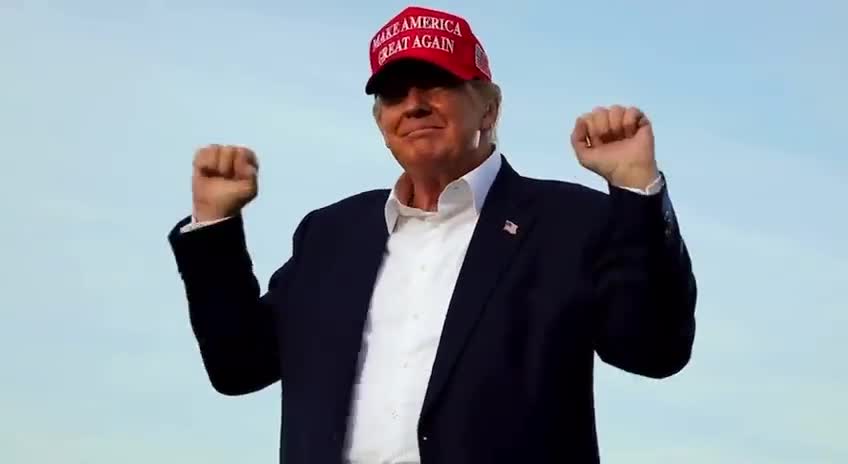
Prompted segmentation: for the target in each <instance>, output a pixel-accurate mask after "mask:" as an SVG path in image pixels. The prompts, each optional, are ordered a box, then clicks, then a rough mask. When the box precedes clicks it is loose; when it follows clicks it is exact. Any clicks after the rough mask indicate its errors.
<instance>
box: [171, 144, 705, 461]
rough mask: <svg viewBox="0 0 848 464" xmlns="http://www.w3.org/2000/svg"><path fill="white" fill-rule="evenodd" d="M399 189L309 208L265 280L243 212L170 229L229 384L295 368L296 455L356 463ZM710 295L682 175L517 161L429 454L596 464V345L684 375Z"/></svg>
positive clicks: (424, 444)
mask: <svg viewBox="0 0 848 464" xmlns="http://www.w3.org/2000/svg"><path fill="white" fill-rule="evenodd" d="M504 161H505V160H504ZM388 193H389V192H388V190H375V191H369V192H365V193H361V194H358V195H355V196H352V197H349V198H346V199H344V200H341V201H339V202H337V203H334V204H332V205H329V206H326V207H323V208H320V209H317V210H314V211H312V212H310V213H309V214H307V215H306V216H305V217H304V219H303V220H302V222H300V224H299V225H298V227H297V229H296V231H295V233H294V239H293V252H292V256H291V257H290V259H289V260H288V261H287V262H286V263H285V264H284V265H283V266H282V267H280V268H279V269H278V270H277V271H276V272H275V273H274V274H273V276H272V277H271V279H270V283H269V287H268V291H267V293H265V294H261V292H260V286H259V283H258V282H257V280H256V278H255V277H254V273H253V270H252V266H251V259H250V257H249V254H248V251H247V249H246V246H245V236H244V231H243V223H242V220H241V218H240V217H235V218H232V219H230V220H227V221H224V222H222V223H219V224H216V225H214V226H209V227H206V228H203V229H200V230H196V231H193V232H191V233H186V234H180V233H179V227H180V226H182V225H183V224H185V223H186V221H188V218H186V219H184V220H183V221H180V222H179V223H178V224H177V226H176V227H175V228H174V229H173V230H172V231H171V234H170V235H169V240H170V244H171V247H172V249H173V252H174V254H175V257H176V261H177V265H178V269H179V271H180V273H181V276H182V279H183V282H184V285H185V291H186V295H187V299H188V306H189V313H190V320H191V324H192V327H193V331H194V334H195V336H196V338H197V341H198V344H199V349H200V354H201V356H202V359H203V362H204V365H205V368H206V371H207V373H208V375H209V379H210V380H211V383H212V385H213V386H214V388H215V389H217V390H218V391H219V392H221V393H223V394H226V395H242V394H247V393H250V392H254V391H257V390H260V389H263V388H265V387H267V386H269V385H271V384H273V383H275V382H276V381H278V380H280V381H281V386H282V397H283V401H282V404H281V414H282V424H283V426H282V430H281V444H282V445H281V449H280V458H281V461H284V462H285V463H286V464H324V463H327V464H329V463H340V462H342V459H343V452H344V445H345V438H346V434H347V424H348V415H349V410H350V405H351V393H352V387H353V384H354V381H355V376H356V374H357V355H358V352H359V348H360V344H361V337H362V333H363V324H364V323H365V319H366V313H367V311H368V306H369V299H370V296H371V292H372V288H373V285H374V282H375V279H376V276H377V270H378V268H379V266H380V264H381V261H382V259H383V252H384V248H385V244H386V239H387V237H388V233H387V231H386V223H385V219H384V205H385V201H386V198H387V195H388ZM507 220H509V221H512V222H514V223H515V224H517V225H518V231H517V233H516V234H514V235H513V234H510V233H507V232H506V231H504V223H505V222H506V221H507ZM695 295H696V287H695V278H694V276H693V274H692V270H691V264H690V259H689V256H688V253H687V250H686V247H685V246H684V244H683V240H682V238H681V235H680V232H679V229H678V227H677V223H676V220H675V216H674V213H673V211H672V209H671V203H670V201H669V197H668V191H667V187H665V188H664V189H663V191H662V192H661V193H660V194H658V195H654V196H643V195H639V194H636V193H632V192H629V191H627V190H622V189H618V188H615V187H610V193H609V194H606V193H602V192H598V191H595V190H592V189H589V188H587V187H583V186H580V185H576V184H572V183H566V182H559V181H545V180H536V179H530V178H527V177H523V176H520V175H519V174H517V173H516V172H515V171H514V170H513V169H512V168H511V167H510V165H509V164H508V163H506V162H504V164H503V166H502V168H501V171H500V173H499V174H498V176H497V178H496V179H495V181H494V184H493V185H492V188H491V190H490V192H489V196H488V198H487V200H486V203H485V205H484V207H483V210H482V212H481V216H480V219H479V222H478V224H477V226H476V229H475V231H474V234H473V236H472V239H471V243H470V245H469V248H468V252H467V256H466V258H465V262H464V264H463V266H462V269H461V272H460V275H459V279H458V281H457V283H456V289H455V291H454V294H453V298H452V300H451V303H450V306H449V309H448V314H447V319H446V322H445V326H444V331H443V333H442V336H441V339H440V342H439V347H438V351H437V355H436V360H435V364H434V368H433V371H432V376H431V378H430V381H429V385H428V388H427V394H426V398H425V401H424V406H423V408H422V411H421V415H420V419H419V424H418V431H419V446H420V452H421V459H422V463H425V464H449V463H450V464H453V463H486V464H495V463H504V464H515V463H566V462H567V463H572V464H590V463H597V462H599V453H598V444H597V438H596V432H595V416H594V407H593V385H592V383H593V362H594V355H595V353H597V354H598V355H599V357H600V359H601V360H603V361H604V362H606V363H608V364H611V365H613V366H616V367H618V368H620V369H623V370H625V371H628V372H632V373H634V374H638V375H642V376H648V377H653V378H662V377H667V376H670V375H673V374H675V373H677V372H678V371H680V370H681V369H682V368H683V367H684V366H685V365H686V364H687V363H688V361H689V358H690V354H691V349H692V344H693V339H694V334H695V320H694V310H695ZM374 433H380V431H379V430H375V431H374Z"/></svg>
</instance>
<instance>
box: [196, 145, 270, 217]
mask: <svg viewBox="0 0 848 464" xmlns="http://www.w3.org/2000/svg"><path fill="white" fill-rule="evenodd" d="M258 169H259V166H258V164H257V162H256V155H255V154H254V153H253V151H251V150H250V149H248V148H244V147H237V146H231V145H209V146H206V147H204V148H201V149H200V150H198V151H197V153H195V155H194V170H193V173H192V179H191V191H192V197H193V205H192V206H193V211H192V214H193V215H194V219H195V220H196V221H198V222H203V221H214V220H217V219H223V218H225V217H228V216H234V215H236V214H238V213H239V212H240V211H241V209H242V208H244V206H245V205H246V204H248V203H250V201H251V200H253V199H254V198H256V193H257V190H258V189H257V180H256V173H257V171H258Z"/></svg>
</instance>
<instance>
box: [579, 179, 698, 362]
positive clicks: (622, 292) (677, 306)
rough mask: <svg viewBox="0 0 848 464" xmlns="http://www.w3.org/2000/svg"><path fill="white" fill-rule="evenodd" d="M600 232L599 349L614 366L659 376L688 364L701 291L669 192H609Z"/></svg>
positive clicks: (596, 270) (596, 259) (596, 257)
mask: <svg viewBox="0 0 848 464" xmlns="http://www.w3.org/2000/svg"><path fill="white" fill-rule="evenodd" d="M606 213H607V214H605V220H604V221H603V226H602V230H601V231H600V232H599V233H598V234H597V236H596V237H597V242H596V248H595V253H594V254H593V256H594V263H593V264H594V279H593V280H594V284H595V290H596V296H597V301H598V305H599V308H598V309H599V311H598V317H597V319H596V328H595V350H596V352H597V353H598V356H599V357H600V358H601V360H603V361H604V362H606V363H607V364H610V365H612V366H615V367H618V368H620V369H623V370H625V371H628V372H631V373H634V374H638V375H643V376H647V377H652V378H663V377H668V376H671V375H674V374H676V373H677V372H679V371H680V370H682V369H683V368H684V367H685V366H686V365H687V364H688V362H689V359H690V357H691V354H692V346H693V343H694V338H695V301H696V294H697V287H696V283H695V276H694V274H693V272H692V263H691V260H690V257H689V252H688V250H687V248H686V245H685V244H684V242H683V238H682V236H681V233H680V229H679V227H678V224H677V219H676V217H675V214H674V210H673V208H672V205H671V201H670V198H669V194H668V187H667V186H664V187H663V188H662V191H661V192H659V193H658V194H656V195H650V196H645V195H639V194H637V193H633V192H629V191H627V190H624V189H619V188H616V187H612V186H611V187H610V194H609V198H608V201H607V210H606Z"/></svg>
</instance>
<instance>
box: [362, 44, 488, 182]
mask: <svg viewBox="0 0 848 464" xmlns="http://www.w3.org/2000/svg"><path fill="white" fill-rule="evenodd" d="M377 97H378V99H379V102H378V106H379V109H378V113H377V124H378V126H379V127H380V131H381V132H382V133H383V137H384V139H385V141H386V145H387V146H388V147H389V149H390V150H391V152H392V153H393V154H394V156H395V157H396V158H397V159H398V161H399V162H400V164H401V165H402V166H404V167H405V168H407V167H412V166H426V165H427V164H428V163H433V162H440V161H453V160H456V159H457V158H459V157H461V156H464V155H466V154H467V153H469V152H470V151H472V150H474V149H476V148H477V144H478V143H479V131H480V130H481V129H485V128H489V127H491V124H492V123H493V121H491V119H493V118H492V117H491V116H490V115H489V114H487V111H486V110H487V108H486V106H487V105H486V103H485V102H484V101H483V100H482V98H480V96H479V95H477V94H476V93H475V92H474V90H473V89H472V88H471V87H470V85H469V84H468V83H466V82H462V81H460V80H459V79H458V78H456V77H455V76H453V75H451V74H450V73H448V72H446V71H444V70H441V69H439V68H436V67H435V66H432V65H429V64H426V63H421V62H416V61H406V62H400V63H396V64H395V65H393V66H392V68H391V69H387V70H386V74H385V75H384V77H383V79H382V82H381V83H380V85H379V86H378V88H377ZM488 113H491V111H489V112H488Z"/></svg>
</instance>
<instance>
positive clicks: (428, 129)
mask: <svg viewBox="0 0 848 464" xmlns="http://www.w3.org/2000/svg"><path fill="white" fill-rule="evenodd" d="M439 129H441V127H436V126H424V127H416V128H415V129H412V130H408V131H406V132H404V133H403V136H404V137H418V136H422V135H428V134H430V133H432V132H435V131H437V130H439Z"/></svg>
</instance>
